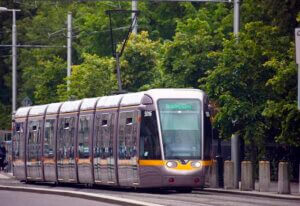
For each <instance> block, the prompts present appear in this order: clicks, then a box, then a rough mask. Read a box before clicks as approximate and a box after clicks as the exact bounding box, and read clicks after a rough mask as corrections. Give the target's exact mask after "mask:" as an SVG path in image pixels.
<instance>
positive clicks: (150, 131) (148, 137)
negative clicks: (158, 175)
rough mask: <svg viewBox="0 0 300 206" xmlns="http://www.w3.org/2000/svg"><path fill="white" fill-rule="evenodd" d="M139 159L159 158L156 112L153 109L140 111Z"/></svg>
mask: <svg viewBox="0 0 300 206" xmlns="http://www.w3.org/2000/svg"><path fill="white" fill-rule="evenodd" d="M140 159H161V151H160V143H159V136H158V128H157V121H156V114H155V112H154V111H143V112H142V122H141V131H140Z"/></svg>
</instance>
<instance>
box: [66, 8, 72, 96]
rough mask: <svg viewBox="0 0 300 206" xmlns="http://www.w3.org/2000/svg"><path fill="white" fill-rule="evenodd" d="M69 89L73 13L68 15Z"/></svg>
mask: <svg viewBox="0 0 300 206" xmlns="http://www.w3.org/2000/svg"><path fill="white" fill-rule="evenodd" d="M67 61H68V62H67V77H68V80H67V89H68V91H69V90H70V77H71V69H72V13H71V12H69V13H68V35H67Z"/></svg>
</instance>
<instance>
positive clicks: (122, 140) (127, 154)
mask: <svg viewBox="0 0 300 206" xmlns="http://www.w3.org/2000/svg"><path fill="white" fill-rule="evenodd" d="M137 116H138V111H130V112H122V113H120V129H119V158H120V159H131V158H132V157H135V156H136V153H137V139H136V137H137V126H138V125H137V122H136V119H137Z"/></svg>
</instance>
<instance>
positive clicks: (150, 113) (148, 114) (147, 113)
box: [144, 111, 152, 117]
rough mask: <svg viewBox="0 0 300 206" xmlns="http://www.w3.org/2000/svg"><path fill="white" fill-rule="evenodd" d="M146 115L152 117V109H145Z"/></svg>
mask: <svg viewBox="0 0 300 206" xmlns="http://www.w3.org/2000/svg"><path fill="white" fill-rule="evenodd" d="M144 117H152V111H145V114H144Z"/></svg>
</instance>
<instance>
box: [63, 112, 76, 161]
mask: <svg viewBox="0 0 300 206" xmlns="http://www.w3.org/2000/svg"><path fill="white" fill-rule="evenodd" d="M74 121H75V118H74V117H71V118H65V119H64V121H63V123H64V124H63V126H64V129H63V140H62V141H63V152H64V153H63V156H64V158H74V135H75V122H74Z"/></svg>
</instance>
